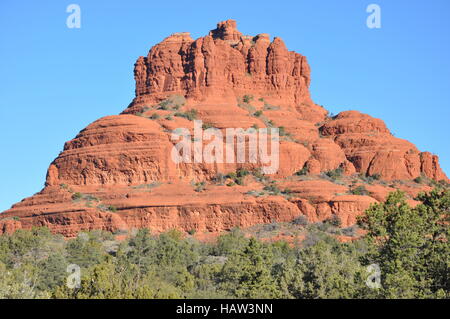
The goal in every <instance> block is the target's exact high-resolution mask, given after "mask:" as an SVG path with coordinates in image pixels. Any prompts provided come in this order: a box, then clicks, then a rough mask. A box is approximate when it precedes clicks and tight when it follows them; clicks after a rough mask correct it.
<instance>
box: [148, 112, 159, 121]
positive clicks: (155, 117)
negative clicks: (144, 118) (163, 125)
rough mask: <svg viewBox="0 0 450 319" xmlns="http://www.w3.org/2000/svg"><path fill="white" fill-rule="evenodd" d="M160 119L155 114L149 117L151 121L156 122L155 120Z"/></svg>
mask: <svg viewBox="0 0 450 319" xmlns="http://www.w3.org/2000/svg"><path fill="white" fill-rule="evenodd" d="M159 118H160V116H159V114H157V113H153V114H152V115H151V116H150V119H151V120H157V119H159Z"/></svg>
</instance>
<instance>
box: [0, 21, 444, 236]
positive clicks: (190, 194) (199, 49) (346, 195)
mask: <svg viewBox="0 0 450 319" xmlns="http://www.w3.org/2000/svg"><path fill="white" fill-rule="evenodd" d="M134 75H135V81H136V97H135V98H134V99H133V101H132V103H131V104H130V105H129V106H128V107H127V108H126V109H125V110H124V112H123V113H122V114H120V115H114V116H107V117H103V118H101V119H99V120H97V121H95V122H93V123H92V124H90V125H89V126H87V127H86V128H85V129H83V130H82V131H81V132H80V133H79V134H78V135H77V136H76V137H75V138H74V139H72V140H70V141H68V142H66V144H65V145H64V149H63V151H62V152H61V153H60V155H59V156H58V157H57V158H56V159H55V160H54V161H53V162H52V163H51V164H50V166H49V169H48V172H47V179H46V184H45V188H44V189H43V190H42V191H41V192H39V193H38V194H35V195H34V196H32V197H29V198H26V199H24V200H23V201H21V202H20V203H17V204H15V205H14V206H13V207H12V208H11V209H9V210H7V211H5V212H3V213H2V214H1V215H0V234H1V233H10V232H13V231H15V230H16V229H19V228H31V227H32V226H47V227H49V228H50V229H51V230H52V231H54V232H57V233H61V234H63V235H65V236H67V237H73V236H76V234H77V233H78V232H79V231H82V230H92V229H103V230H110V231H116V230H129V229H132V228H142V227H146V228H150V229H151V230H152V231H154V232H162V231H165V230H169V229H172V228H177V229H179V230H183V231H186V232H187V231H190V230H192V229H195V230H196V231H197V232H205V233H218V232H222V231H227V230H230V229H232V228H234V227H250V226H252V225H255V224H261V223H271V222H281V221H291V220H293V219H294V218H296V217H299V216H301V215H304V216H306V217H307V218H308V220H309V221H310V222H318V221H323V220H325V219H328V218H331V217H332V216H334V215H336V216H338V217H339V218H340V219H341V222H342V226H343V227H346V226H350V225H352V224H354V223H355V221H356V217H357V216H358V215H361V214H363V212H364V210H365V209H367V208H368V207H369V206H370V205H371V204H373V203H376V202H379V201H382V200H384V198H385V197H386V196H387V194H388V193H389V192H390V191H392V190H395V189H397V188H399V189H402V190H404V191H405V192H406V193H407V194H408V196H409V197H410V199H411V202H413V200H412V198H413V197H414V196H416V195H417V193H418V192H419V191H422V190H429V189H430V188H429V187H428V186H426V185H424V184H418V183H415V182H413V181H412V179H414V178H416V177H419V176H422V177H428V178H429V179H432V180H435V181H439V180H445V181H448V178H447V177H446V175H445V174H444V173H443V172H442V170H441V168H440V167H439V161H438V158H437V156H436V155H432V154H430V153H428V152H420V151H419V150H418V149H417V148H416V147H415V146H414V145H413V144H411V143H410V142H408V141H406V140H402V139H399V138H396V137H394V136H392V134H391V133H390V131H389V130H388V128H387V127H386V125H385V124H384V122H383V121H382V120H380V119H375V118H373V117H371V116H369V115H366V114H362V113H360V112H357V111H347V112H342V113H340V114H339V115H337V116H336V117H334V118H329V117H327V111H326V110H325V109H323V108H322V107H320V106H318V105H316V104H315V103H314V102H313V101H312V100H311V97H310V94H309V90H308V88H309V84H310V81H311V72H310V68H309V65H308V63H307V60H306V58H305V57H304V56H302V55H300V54H298V53H295V52H292V51H288V49H287V48H286V45H285V44H284V42H283V41H282V40H281V39H280V38H274V39H273V40H272V41H271V40H270V36H269V35H268V34H264V33H263V34H258V35H256V36H247V35H243V34H242V33H241V32H239V31H238V30H237V25H236V22H235V21H233V20H228V21H224V22H220V23H219V24H218V25H217V28H216V29H214V30H212V31H211V32H209V34H208V35H207V36H205V37H201V38H199V39H196V40H194V39H192V38H191V36H190V35H189V33H185V32H184V33H175V34H173V35H171V36H169V37H168V38H166V39H164V40H163V41H162V42H161V43H159V44H157V45H155V46H154V47H152V48H151V49H150V52H149V53H148V55H147V56H145V57H139V58H138V59H137V61H136V64H135V69H134ZM194 110H195V117H196V118H197V119H201V120H202V121H203V123H204V124H207V126H208V127H215V128H217V129H219V130H220V131H221V132H224V131H225V130H226V129H227V128H243V129H248V128H250V127H255V128H264V127H267V128H279V129H280V132H283V134H282V136H281V142H280V160H279V169H278V171H277V172H276V173H274V174H272V175H269V176H267V178H268V180H261V179H260V178H259V177H258V178H257V177H252V176H246V177H245V178H244V179H242V180H239V181H238V184H242V185H236V183H235V182H236V180H233V178H232V177H224V175H227V174H229V173H231V172H236V171H237V170H238V169H247V170H253V169H257V168H258V167H261V166H262V163H260V162H256V163H248V162H245V163H204V162H202V163H179V164H176V163H175V162H174V161H173V160H172V158H171V150H172V148H173V146H174V144H175V143H176V142H174V141H173V140H172V139H171V133H172V132H173V130H176V129H179V128H187V129H189V130H191V131H192V129H193V125H194V124H193V122H192V121H191V120H192V119H193V118H189V117H187V116H185V115H186V114H187V113H189V112H194ZM206 142H207V141H203V142H202V143H203V144H206ZM247 151H248V150H247ZM296 172H298V174H297V175H296V174H295V173H296ZM330 172H331V173H330ZM325 173H327V174H325ZM333 174H334V175H333ZM336 174H337V177H336V176H335V175H336ZM360 175H361V176H378V177H379V178H381V180H380V181H375V182H373V181H371V182H370V183H371V184H370V185H369V184H367V180H365V179H364V178H363V177H360ZM219 176H221V178H219ZM221 179H222V180H221ZM397 180H400V182H397ZM270 181H272V183H271V182H270ZM274 185H276V186H274ZM268 186H270V187H269V188H267V187H268ZM357 186H360V188H359V189H357V190H358V191H355V188H356V187H357ZM361 187H363V188H364V189H363V191H361ZM277 188H278V189H279V190H278V191H277ZM267 189H269V190H267ZM205 236H206V235H205Z"/></svg>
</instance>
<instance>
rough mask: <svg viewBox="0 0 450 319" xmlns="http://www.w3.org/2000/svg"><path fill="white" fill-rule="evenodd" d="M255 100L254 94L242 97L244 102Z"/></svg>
mask: <svg viewBox="0 0 450 319" xmlns="http://www.w3.org/2000/svg"><path fill="white" fill-rule="evenodd" d="M252 100H253V95H244V96H243V97H242V101H244V103H247V104H248V103H250V102H251V101H252Z"/></svg>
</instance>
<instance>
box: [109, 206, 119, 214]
mask: <svg viewBox="0 0 450 319" xmlns="http://www.w3.org/2000/svg"><path fill="white" fill-rule="evenodd" d="M108 210H109V211H111V212H113V213H115V212H117V207H115V206H113V205H109V206H108Z"/></svg>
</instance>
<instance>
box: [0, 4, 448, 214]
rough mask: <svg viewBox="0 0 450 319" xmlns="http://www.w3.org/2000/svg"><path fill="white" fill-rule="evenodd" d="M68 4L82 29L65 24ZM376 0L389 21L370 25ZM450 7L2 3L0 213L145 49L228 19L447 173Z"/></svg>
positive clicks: (103, 108) (40, 176) (35, 185)
mask: <svg viewBox="0 0 450 319" xmlns="http://www.w3.org/2000/svg"><path fill="white" fill-rule="evenodd" d="M71 3H75V4H78V5H79V6H80V8H81V28H80V29H69V28H67V26H66V19H67V16H68V15H69V14H68V13H66V7H67V6H68V5H69V4H71ZM371 3H376V4H378V5H379V6H380V7H381V21H382V28H381V29H369V28H367V26H366V19H367V16H368V15H369V14H368V13H366V8H367V6H368V5H369V4H371ZM448 12H450V2H449V1H448V0H433V1H424V0H416V1H411V0H408V1H406V0H396V1H392V0H371V1H363V0H351V1H350V0H348V1H335V0H320V1H312V0H308V1H302V0H295V1H283V0H277V1H261V0H260V1H242V0H241V1H233V0H228V1H148V0H147V1H113V0H108V1H101V0H96V1H92V0H89V1H79V0H71V1H63V0H60V1H48V0H47V1H46V0H40V1H16V0H2V1H1V2H0V34H1V36H0V70H1V76H0V119H1V125H2V129H1V131H0V149H1V151H2V153H1V156H0V164H1V166H2V169H1V171H0V177H1V183H0V211H2V210H4V209H7V208H9V207H10V206H11V205H12V204H13V203H15V202H17V201H19V200H21V199H22V198H24V197H27V196H31V195H32V194H34V193H36V192H38V191H39V190H41V189H42V187H43V185H44V181H45V174H46V170H47V168H48V165H49V164H50V162H51V161H52V160H53V159H54V158H55V157H56V156H57V155H58V154H59V152H60V151H61V150H62V148H63V145H64V142H65V141H67V140H69V139H72V138H73V137H74V136H75V135H76V134H77V133H78V132H79V131H80V130H81V129H83V128H84V127H85V126H86V125H88V124H89V123H90V122H92V121H94V120H96V119H97V118H99V117H102V116H105V115H111V114H117V113H119V112H121V111H122V110H123V109H124V108H125V107H126V106H127V105H128V103H129V102H130V101H131V100H132V98H133V96H134V80H133V64H134V62H135V60H136V58H137V57H138V56H140V55H146V54H147V52H148V50H149V49H150V47H151V46H153V45H154V44H156V43H158V42H160V41H161V40H162V39H163V38H164V37H166V36H168V35H169V34H171V33H174V32H183V31H189V32H191V35H192V36H193V37H195V38H197V37H200V36H203V35H205V34H207V33H208V31H209V30H211V29H213V28H214V27H215V25H216V23H217V22H219V21H222V20H226V19H235V20H237V22H238V28H239V30H240V31H241V32H243V33H244V34H249V35H256V34H258V33H269V34H270V35H271V36H272V37H273V36H279V37H281V38H282V39H283V40H284V41H285V43H286V45H287V46H288V48H289V49H290V50H295V51H297V52H299V53H301V54H303V55H306V56H307V57H308V60H309V63H310V65H311V68H312V84H311V91H312V95H313V98H314V100H315V102H316V103H318V104H321V105H324V106H325V107H326V108H327V109H329V110H330V111H331V112H333V113H335V114H336V113H338V112H340V111H343V110H349V109H357V110H359V111H362V112H365V113H368V114H370V115H372V116H375V117H379V118H382V119H383V120H384V121H385V122H386V124H387V125H388V127H389V128H390V129H391V130H392V132H394V134H395V135H396V136H397V137H401V138H405V139H408V140H410V141H411V142H413V143H415V144H416V145H417V146H418V147H419V149H420V150H428V151H431V152H433V153H436V154H438V155H439V156H440V160H441V165H442V167H443V168H444V170H445V171H446V173H450V148H449V147H448V146H449V142H448V137H449V136H448V126H449V119H450V110H449V106H450V89H449V75H450V41H449V31H450V19H448Z"/></svg>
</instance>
